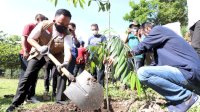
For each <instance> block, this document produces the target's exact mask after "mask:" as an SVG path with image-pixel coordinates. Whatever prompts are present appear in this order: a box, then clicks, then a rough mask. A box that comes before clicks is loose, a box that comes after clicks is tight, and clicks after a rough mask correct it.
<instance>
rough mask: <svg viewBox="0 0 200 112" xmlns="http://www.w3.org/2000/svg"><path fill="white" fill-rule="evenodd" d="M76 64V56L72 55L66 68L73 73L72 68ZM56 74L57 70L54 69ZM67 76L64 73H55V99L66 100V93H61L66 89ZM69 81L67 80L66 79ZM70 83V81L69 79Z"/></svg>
mask: <svg viewBox="0 0 200 112" xmlns="http://www.w3.org/2000/svg"><path fill="white" fill-rule="evenodd" d="M75 64H76V58H75V57H74V56H72V60H71V62H70V64H69V66H68V68H67V70H68V71H69V72H70V73H71V74H73V70H74V67H75ZM55 72H56V74H57V72H58V71H57V70H56V71H55ZM67 80H68V78H67V77H66V76H65V75H64V76H61V75H57V94H56V101H57V102H58V101H64V100H67V97H66V95H65V94H64V93H63V92H64V91H65V89H66V82H67ZM68 81H69V80H68ZM69 84H70V81H69Z"/></svg>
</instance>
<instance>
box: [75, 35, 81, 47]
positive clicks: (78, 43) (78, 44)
mask: <svg viewBox="0 0 200 112" xmlns="http://www.w3.org/2000/svg"><path fill="white" fill-rule="evenodd" d="M74 45H75V46H76V48H79V47H80V42H79V41H78V39H77V37H74Z"/></svg>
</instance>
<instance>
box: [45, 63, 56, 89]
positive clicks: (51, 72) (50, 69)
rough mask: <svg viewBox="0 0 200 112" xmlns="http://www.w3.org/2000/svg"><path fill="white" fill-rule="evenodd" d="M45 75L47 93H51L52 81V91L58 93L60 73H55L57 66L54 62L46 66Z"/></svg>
mask: <svg viewBox="0 0 200 112" xmlns="http://www.w3.org/2000/svg"><path fill="white" fill-rule="evenodd" d="M44 69H45V74H44V87H45V91H46V92H49V85H50V81H51V79H52V80H53V81H52V89H53V90H52V91H53V92H54V93H55V92H56V86H57V75H58V73H57V72H55V71H56V66H55V64H53V62H51V61H48V62H47V63H46V64H45V67H44Z"/></svg>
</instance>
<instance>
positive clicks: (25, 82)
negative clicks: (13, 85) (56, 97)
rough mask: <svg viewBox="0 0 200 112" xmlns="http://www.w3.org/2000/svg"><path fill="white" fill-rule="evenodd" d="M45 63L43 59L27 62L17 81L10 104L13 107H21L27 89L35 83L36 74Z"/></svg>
mask: <svg viewBox="0 0 200 112" xmlns="http://www.w3.org/2000/svg"><path fill="white" fill-rule="evenodd" d="M45 63H46V61H45V59H44V58H42V59H40V60H38V59H36V58H33V59H31V60H30V61H29V62H28V66H27V69H26V71H25V73H24V75H23V76H22V78H21V80H20V81H19V84H18V88H17V92H16V95H15V96H14V98H13V101H12V104H13V105H15V106H19V105H21V104H22V103H23V102H24V100H25V98H26V95H27V94H28V91H29V88H30V86H31V84H32V83H36V81H37V78H38V72H39V70H40V69H41V68H42V66H44V64H45Z"/></svg>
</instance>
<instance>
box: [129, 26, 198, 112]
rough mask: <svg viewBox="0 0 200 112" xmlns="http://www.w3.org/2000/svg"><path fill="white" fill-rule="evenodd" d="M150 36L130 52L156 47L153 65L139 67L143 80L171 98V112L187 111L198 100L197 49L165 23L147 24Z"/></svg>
mask: <svg viewBox="0 0 200 112" xmlns="http://www.w3.org/2000/svg"><path fill="white" fill-rule="evenodd" d="M144 29H145V33H147V34H148V35H147V37H146V38H145V39H144V41H142V42H141V43H140V44H139V45H138V46H136V47H135V48H134V49H133V50H132V51H131V53H132V54H134V55H138V54H142V53H144V52H147V51H149V50H151V49H153V51H154V58H155V62H154V65H153V66H145V67H141V68H139V70H138V71H137V75H138V78H139V80H140V81H141V83H143V84H145V85H147V86H149V87H151V88H152V89H154V90H155V91H156V92H158V93H159V94H161V95H162V96H164V97H165V98H166V100H167V101H168V110H169V111H170V112H172V111H173V112H174V111H175V112H185V111H187V110H188V109H189V108H190V107H191V106H192V105H193V104H194V103H195V102H197V100H198V96H197V95H196V94H195V92H196V93H199V89H198V87H200V59H199V57H198V54H197V53H196V52H195V50H194V49H193V48H192V47H191V46H190V45H189V44H188V43H187V42H186V41H185V40H184V39H183V38H182V37H180V36H179V35H178V34H176V33H175V32H173V31H172V30H170V29H168V28H166V27H162V26H155V27H153V26H152V25H151V23H146V24H145V25H144Z"/></svg>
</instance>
